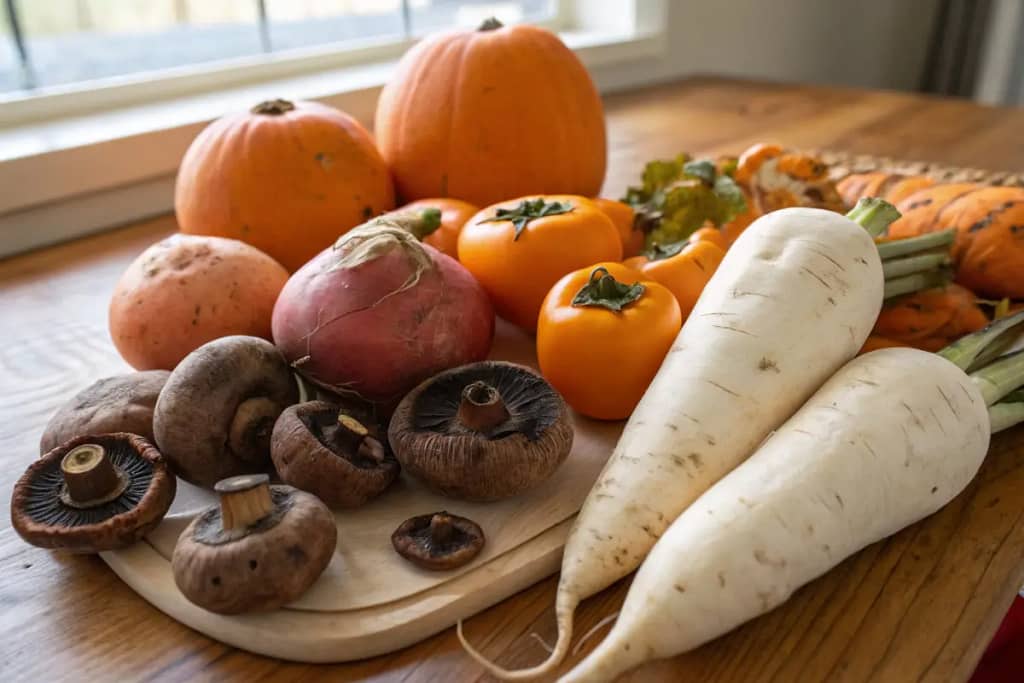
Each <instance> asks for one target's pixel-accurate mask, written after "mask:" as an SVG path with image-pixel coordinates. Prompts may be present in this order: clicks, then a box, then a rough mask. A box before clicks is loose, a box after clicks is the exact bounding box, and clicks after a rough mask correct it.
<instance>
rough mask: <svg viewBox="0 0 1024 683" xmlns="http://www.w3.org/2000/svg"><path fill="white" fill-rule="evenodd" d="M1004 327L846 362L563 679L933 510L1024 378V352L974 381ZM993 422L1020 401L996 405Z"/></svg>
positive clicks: (672, 650)
mask: <svg viewBox="0 0 1024 683" xmlns="http://www.w3.org/2000/svg"><path fill="white" fill-rule="evenodd" d="M1021 320H1024V316H1018V317H1017V318H1016V320H1010V321H1006V322H1003V321H1001V322H998V323H996V324H995V326H994V327H990V328H987V329H986V330H985V331H982V332H979V333H978V334H977V335H975V336H972V338H965V339H964V340H962V342H963V343H962V344H961V343H958V344H954V345H953V346H951V347H949V348H948V349H947V350H946V351H944V352H943V353H944V355H946V356H947V357H948V358H950V359H951V360H952V361H953V362H951V360H947V359H946V358H944V357H942V356H941V355H936V354H931V353H928V352H925V351H919V350H917V349H908V348H891V349H882V350H880V351H875V352H873V353H869V354H866V355H864V356H861V357H859V358H856V359H854V360H853V361H851V362H850V363H848V364H847V365H846V366H844V367H843V368H842V369H841V370H839V372H837V373H836V374H835V375H834V376H833V377H832V378H831V379H830V380H828V382H826V383H825V384H824V385H823V386H822V387H821V388H820V389H819V390H818V391H817V392H816V393H815V394H814V396H812V397H811V398H810V399H809V400H808V401H807V403H806V404H805V405H804V406H803V407H802V408H801V409H800V410H799V411H798V412H797V413H796V414H795V415H793V416H792V417H791V418H790V419H789V420H787V421H786V423H785V424H783V425H782V426H781V427H779V429H778V430H777V431H776V432H775V433H774V434H772V436H771V437H770V438H769V439H768V440H767V441H766V442H765V443H764V444H763V445H761V447H760V448H758V450H757V451H756V452H755V453H754V454H753V455H752V456H751V457H750V458H749V459H748V460H747V461H746V462H744V463H743V464H741V465H740V466H739V467H737V468H736V469H735V470H733V471H732V472H731V473H730V474H728V475H727V476H725V477H724V478H723V479H722V480H721V481H719V482H718V483H717V484H715V485H714V486H712V487H711V488H710V489H709V490H708V491H707V492H706V493H705V494H704V495H702V496H701V497H700V498H698V499H697V501H696V502H694V503H693V504H692V505H691V506H690V507H688V508H687V509H686V511H685V512H683V513H682V515H680V517H679V518H678V519H676V521H675V522H673V524H672V525H671V526H670V527H669V529H668V531H666V532H665V534H664V535H663V536H662V537H661V539H660V540H659V541H658V542H657V544H656V545H655V546H654V548H653V549H652V550H651V552H650V554H649V555H648V557H647V559H646V560H645V561H644V563H643V565H642V566H641V567H640V570H639V571H638V572H637V574H636V577H635V578H634V580H633V584H632V586H631V587H630V590H629V593H628V595H627V597H626V601H625V603H624V605H623V607H622V610H621V612H620V613H619V617H618V620H617V621H616V623H615V626H614V627H613V628H612V630H611V632H610V633H609V634H608V636H607V637H606V638H605V640H604V641H603V642H602V643H601V644H600V645H599V646H598V647H597V648H596V649H595V650H594V651H593V652H592V653H591V654H590V655H589V656H588V657H587V658H586V659H584V660H583V661H582V662H581V663H580V664H579V665H578V666H577V667H576V668H575V669H573V670H572V671H571V672H569V674H567V675H566V676H565V677H564V678H563V679H561V680H563V681H566V682H569V681H605V680H612V679H614V678H615V677H616V676H617V675H619V674H620V673H622V672H624V671H626V670H628V669H631V668H633V667H634V666H636V665H637V664H640V663H642V662H645V661H648V660H650V659H655V658H662V657H669V656H672V655H675V654H678V653H681V652H685V651H687V650H690V649H692V648H695V647H697V646H698V645H701V644H702V643H705V642H707V641H709V640H711V639H713V638H716V637H718V636H720V635H722V634H724V633H726V632H728V631H730V630H732V629H733V628H735V627H736V626H738V625H740V624H742V623H743V622H745V621H747V620H749V619H751V618H753V617H756V616H758V615H759V614H762V613H764V612H767V611H768V610H770V609H773V608H774V607H776V606H778V605H779V604H781V603H782V602H784V601H785V600H787V599H788V598H789V596H790V595H791V594H792V593H793V591H795V590H796V589H797V588H799V587H800V586H802V585H804V584H805V583H807V582H808V581H811V580H812V579H814V578H816V577H818V576H820V575H821V574H823V573H825V572H826V571H828V570H829V569H830V568H831V567H833V566H834V565H836V564H838V563H839V562H840V561H842V560H843V559H844V558H846V557H849V556H850V555H852V554H853V553H855V552H857V551H858V550H860V549H861V548H863V547H864V546H866V545H868V544H870V543H874V542H875V541H878V540H879V539H882V538H884V537H886V536H888V535H890V534H893V533H895V532H896V531H899V530H900V529H902V528H904V527H905V526H907V525H909V524H911V523H913V522H915V521H917V520H919V519H921V518H923V517H926V516H927V515H930V514H932V513H933V512H935V511H936V510H938V509H939V508H940V507H942V506H943V505H945V504H946V503H947V502H949V501H950V500H951V499H952V498H953V497H954V496H956V495H957V494H958V493H959V492H960V491H962V490H963V489H964V487H966V486H967V484H968V483H969V482H970V481H971V479H972V478H973V477H974V475H975V473H976V472H977V471H978V468H979V466H980V465H981V463H982V461H983V460H984V458H985V453H986V451H987V450H988V444H989V436H990V433H991V429H992V426H993V425H992V424H990V417H989V408H988V407H987V406H988V405H990V404H992V403H995V402H996V401H997V400H998V399H1000V398H1001V397H1002V396H1004V395H1006V394H1007V393H1008V392H1010V391H1012V390H1013V389H1014V388H1015V387H1016V386H1018V385H1020V384H1021V383H1024V362H1022V361H1024V354H1021V353H1018V354H1014V355H1012V356H1006V357H1003V358H1002V359H1000V360H998V361H996V362H995V363H993V364H992V365H990V366H988V367H986V368H983V369H982V370H980V371H978V372H976V373H974V374H973V375H972V376H968V375H967V374H965V373H964V371H963V370H962V369H961V367H969V366H970V365H971V363H972V362H973V360H974V359H975V358H977V356H978V354H979V353H980V352H981V351H982V349H983V347H984V346H985V344H986V343H988V342H989V341H991V340H992V339H994V338H995V337H997V336H998V334H1000V333H1001V332H1002V331H1003V330H1004V329H1006V328H1007V327H1010V326H1012V325H1015V324H1017V323H1018V322H1019V321H1021ZM993 410H994V412H993V421H994V417H995V415H997V414H1001V415H1002V418H1001V422H1000V424H999V425H998V426H999V427H1000V428H1003V427H1006V426H1009V425H1010V424H1013V423H1014V422H1019V421H1021V420H1022V419H1024V404H1021V403H1012V404H998V405H997V406H995V407H994V409H993Z"/></svg>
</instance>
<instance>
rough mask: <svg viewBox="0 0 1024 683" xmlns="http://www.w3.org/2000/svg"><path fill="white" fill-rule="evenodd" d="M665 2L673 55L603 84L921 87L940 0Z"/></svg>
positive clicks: (643, 0)
mask: <svg viewBox="0 0 1024 683" xmlns="http://www.w3.org/2000/svg"><path fill="white" fill-rule="evenodd" d="M638 1H639V2H640V3H642V4H643V3H646V2H648V0H638ZM660 1H661V2H664V3H666V4H667V9H668V11H667V28H668V35H669V50H668V58H667V59H665V60H664V61H663V62H662V61H654V60H652V61H650V62H644V63H637V64H630V65H622V66H621V67H620V68H619V69H617V70H615V71H614V72H613V73H611V74H609V75H608V77H607V81H606V82H605V83H602V85H607V86H608V87H609V88H612V89H622V88H627V87H630V86H635V85H639V84H642V83H653V82H658V81H663V80H669V79H671V78H674V77H678V76H681V75H685V74H693V73H716V74H730V75H739V76H750V77H756V78H768V79H774V80H787V81H806V82H812V83H835V84H842V85H854V86H864V87H875V88H899V89H915V88H916V87H918V85H919V80H920V77H921V73H922V71H923V68H924V64H925V59H926V56H927V47H928V40H929V38H930V36H931V31H932V25H933V23H934V20H935V15H936V10H937V7H938V4H939V3H938V0H660ZM1012 1H1014V2H1016V1H1017V0H1012ZM641 6H643V5H641ZM602 80H604V79H602Z"/></svg>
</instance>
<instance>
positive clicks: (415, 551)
mask: <svg viewBox="0 0 1024 683" xmlns="http://www.w3.org/2000/svg"><path fill="white" fill-rule="evenodd" d="M437 515H441V516H443V517H444V518H445V519H446V521H447V522H448V523H449V524H450V531H449V532H448V535H447V537H446V538H444V539H443V540H438V539H436V538H435V537H434V535H433V534H432V533H431V522H432V521H433V519H434V517H435V516H437ZM485 542H486V539H485V537H484V532H483V529H481V528H480V525H478V524H477V523H476V522H474V521H473V520H470V519H466V518H465V517H459V516H458V515H451V514H448V513H447V512H443V511H442V512H432V513H430V514H427V515H417V516H416V517H410V518H409V519H407V520H405V521H404V522H402V523H401V524H400V525H399V526H398V528H397V529H395V531H394V533H393V534H391V545H392V546H394V548H395V552H397V553H398V554H399V555H401V556H402V557H404V558H405V559H407V560H409V561H410V562H412V563H413V564H415V565H416V566H418V567H422V568H423V569H429V570H431V571H444V570H445V569H455V568H457V567H461V566H462V565H464V564H467V563H468V562H470V561H472V559H473V558H474V557H476V556H477V555H479V554H480V550H482V549H483V547H484V543H485Z"/></svg>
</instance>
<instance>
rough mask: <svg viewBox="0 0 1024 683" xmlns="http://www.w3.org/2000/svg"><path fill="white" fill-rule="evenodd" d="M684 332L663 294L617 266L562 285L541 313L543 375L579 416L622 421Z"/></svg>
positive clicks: (671, 300)
mask: <svg viewBox="0 0 1024 683" xmlns="http://www.w3.org/2000/svg"><path fill="white" fill-rule="evenodd" d="M681 326H682V315H681V313H680V311H679V304H678V303H677V302H676V300H675V297H673V296H672V293H671V292H669V291H668V289H667V288H665V287H663V286H662V285H660V284H658V283H657V282H654V281H651V280H648V279H646V278H644V276H643V275H641V274H640V273H639V272H637V271H635V270H633V269H631V268H627V267H626V266H624V265H622V264H621V263H598V264H595V265H592V266H588V267H586V268H582V269H580V270H577V271H575V272H572V273H569V274H568V275H566V276H565V277H563V278H562V279H560V280H559V281H558V282H557V283H555V286H554V287H552V288H551V291H550V292H549V293H548V295H547V297H545V299H544V305H543V307H542V308H541V313H540V319H539V324H538V328H537V361H538V362H539V364H540V370H541V373H542V374H543V375H544V377H546V378H547V380H548V381H549V382H551V384H552V386H554V387H555V388H556V389H557V390H558V391H559V393H561V394H562V396H564V397H565V400H566V401H567V402H568V403H569V405H570V406H572V407H573V408H574V409H575V410H576V411H577V412H579V413H581V414H583V415H586V416H588V417H593V418H597V419H599V420H623V419H625V418H627V417H629V416H630V414H631V413H632V412H633V408H635V407H636V404H637V403H638V402H639V401H640V398H641V397H642V396H643V395H644V392H645V391H647V385H649V384H650V383H651V380H652V379H654V375H655V374H656V373H657V372H658V368H659V367H660V366H661V362H662V360H663V359H664V358H665V354H666V353H668V350H669V349H670V348H671V347H672V342H673V341H674V340H675V338H676V334H678V333H679V328H680V327H681Z"/></svg>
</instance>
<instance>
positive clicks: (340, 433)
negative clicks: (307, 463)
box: [333, 413, 385, 463]
mask: <svg viewBox="0 0 1024 683" xmlns="http://www.w3.org/2000/svg"><path fill="white" fill-rule="evenodd" d="M333 440H334V443H335V445H336V446H337V447H338V450H339V451H341V452H343V453H353V454H355V455H356V456H357V457H360V458H366V459H367V460H372V461H374V462H376V463H382V462H384V458H385V453H384V446H383V445H382V444H381V442H380V441H378V440H377V439H375V438H373V437H372V436H370V430H369V429H367V428H366V425H364V424H363V423H362V422H360V421H359V420H357V419H356V418H354V417H352V416H351V415H347V414H345V413H338V428H337V429H335V430H334V438H333Z"/></svg>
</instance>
